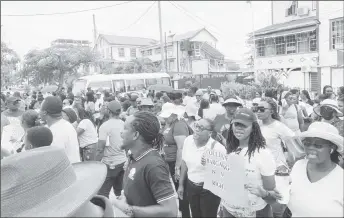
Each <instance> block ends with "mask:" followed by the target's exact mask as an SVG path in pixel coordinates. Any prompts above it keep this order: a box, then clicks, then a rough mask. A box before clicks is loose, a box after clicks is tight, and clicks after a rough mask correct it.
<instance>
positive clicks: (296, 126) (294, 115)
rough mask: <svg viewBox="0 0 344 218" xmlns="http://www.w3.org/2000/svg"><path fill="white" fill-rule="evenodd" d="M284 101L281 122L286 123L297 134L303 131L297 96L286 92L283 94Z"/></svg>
mask: <svg viewBox="0 0 344 218" xmlns="http://www.w3.org/2000/svg"><path fill="white" fill-rule="evenodd" d="M284 98H285V100H286V103H285V104H284V105H282V110H281V116H282V122H283V123H284V124H285V125H287V126H288V127H289V128H290V129H291V130H292V131H293V132H294V133H297V134H299V133H300V132H301V131H303V125H304V121H303V116H302V111H301V109H300V108H299V106H298V105H297V104H296V103H297V96H296V95H294V94H292V93H291V92H288V93H287V94H286V95H285V97H284Z"/></svg>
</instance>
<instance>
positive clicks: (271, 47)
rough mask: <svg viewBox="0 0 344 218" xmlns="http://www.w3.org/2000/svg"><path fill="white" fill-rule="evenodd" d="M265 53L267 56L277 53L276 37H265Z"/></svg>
mask: <svg viewBox="0 0 344 218" xmlns="http://www.w3.org/2000/svg"><path fill="white" fill-rule="evenodd" d="M265 55H266V56H271V55H275V39H274V38H268V39H265Z"/></svg>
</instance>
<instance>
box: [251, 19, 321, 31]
mask: <svg viewBox="0 0 344 218" xmlns="http://www.w3.org/2000/svg"><path fill="white" fill-rule="evenodd" d="M319 23H320V22H319V21H318V20H317V19H316V17H314V16H313V17H307V18H304V19H297V20H292V21H289V22H285V23H278V24H274V25H270V26H267V27H264V28H262V29H259V30H256V31H254V35H255V36H259V35H264V34H270V33H274V32H279V31H284V30H290V29H295V28H301V27H308V26H314V25H316V24H319ZM251 35H252V33H251Z"/></svg>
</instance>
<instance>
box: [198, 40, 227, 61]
mask: <svg viewBox="0 0 344 218" xmlns="http://www.w3.org/2000/svg"><path fill="white" fill-rule="evenodd" d="M201 50H202V51H204V52H205V53H207V54H208V55H210V56H211V57H215V58H217V59H223V58H224V55H223V54H222V53H221V52H220V51H219V50H217V49H216V48H214V47H212V46H210V45H209V44H207V43H203V44H201Z"/></svg>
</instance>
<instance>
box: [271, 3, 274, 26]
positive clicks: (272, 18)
mask: <svg viewBox="0 0 344 218" xmlns="http://www.w3.org/2000/svg"><path fill="white" fill-rule="evenodd" d="M271 25H274V1H271Z"/></svg>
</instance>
